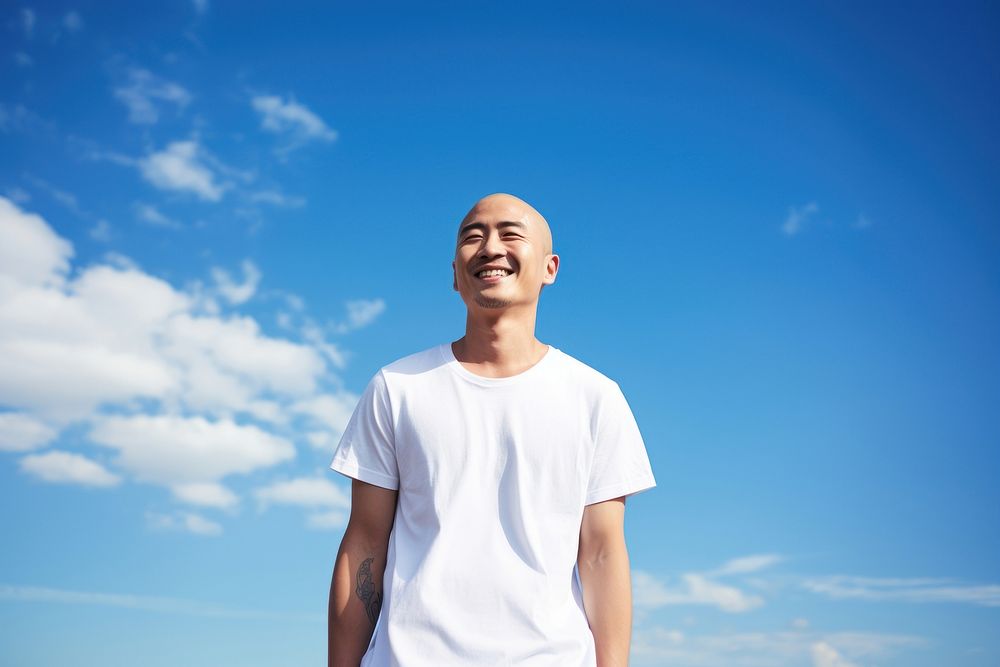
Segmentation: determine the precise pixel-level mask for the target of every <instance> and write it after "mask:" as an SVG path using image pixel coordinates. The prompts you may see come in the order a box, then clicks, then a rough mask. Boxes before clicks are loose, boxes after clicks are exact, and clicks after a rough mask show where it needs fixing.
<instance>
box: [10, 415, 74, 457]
mask: <svg viewBox="0 0 1000 667" xmlns="http://www.w3.org/2000/svg"><path fill="white" fill-rule="evenodd" d="M58 434H59V432H58V430H56V429H55V428H53V427H52V426H50V425H48V424H46V423H45V422H42V421H40V420H38V419H35V418H34V417H32V416H31V415H26V414H23V413H19V412H3V413H0V451H5V452H27V451H30V450H32V449H39V448H41V447H44V446H45V445H47V444H49V443H50V442H52V440H54V439H55V437H56V436H57V435H58Z"/></svg>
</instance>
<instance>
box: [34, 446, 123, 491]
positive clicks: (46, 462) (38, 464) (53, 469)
mask: <svg viewBox="0 0 1000 667" xmlns="http://www.w3.org/2000/svg"><path fill="white" fill-rule="evenodd" d="M20 464H21V470H23V471H24V472H27V473H30V474H32V475H34V476H35V477H38V478H39V479H41V480H44V481H46V482H53V483H63V484H80V485H82V486H115V485H117V484H118V483H120V482H121V478H120V477H118V475H115V474H113V473H111V472H109V471H108V470H107V469H106V468H105V467H104V466H102V465H101V464H99V463H97V462H95V461H91V460H90V459H88V458H87V457H85V456H81V455H79V454H72V453H70V452H59V451H53V452H46V453H45V454H29V455H28V456H25V457H23V458H22V459H21V461H20Z"/></svg>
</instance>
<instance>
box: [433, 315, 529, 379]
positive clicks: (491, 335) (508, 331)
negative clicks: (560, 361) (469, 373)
mask: <svg viewBox="0 0 1000 667" xmlns="http://www.w3.org/2000/svg"><path fill="white" fill-rule="evenodd" d="M547 350H548V346H547V345H545V344H544V343H542V342H541V341H539V340H538V339H537V338H535V313H534V312H531V313H530V316H527V317H526V316H524V315H521V316H517V314H516V313H514V312H511V311H510V310H506V309H505V310H504V311H502V312H500V313H498V314H496V315H493V316H491V313H489V312H488V311H485V312H483V313H482V314H480V313H478V312H477V313H474V312H472V311H470V312H469V314H468V316H467V317H466V320H465V336H463V337H462V338H460V339H458V340H457V341H455V342H454V343H453V344H452V351H453V352H454V353H455V358H456V359H458V360H459V361H460V362H462V363H465V364H469V365H474V366H477V367H480V368H483V369H487V370H496V371H500V372H507V371H514V372H516V371H518V370H519V369H522V368H527V367H530V366H533V365H534V364H535V363H537V362H538V361H539V360H540V359H541V358H542V356H544V354H545V352H546V351H547Z"/></svg>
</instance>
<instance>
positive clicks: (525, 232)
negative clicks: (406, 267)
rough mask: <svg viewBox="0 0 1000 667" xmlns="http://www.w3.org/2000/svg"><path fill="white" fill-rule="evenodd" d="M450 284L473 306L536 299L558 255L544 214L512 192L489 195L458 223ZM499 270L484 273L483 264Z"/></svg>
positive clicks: (551, 279)
mask: <svg viewBox="0 0 1000 667" xmlns="http://www.w3.org/2000/svg"><path fill="white" fill-rule="evenodd" d="M451 266H452V269H453V271H454V274H455V276H454V285H453V287H454V289H455V290H456V291H458V292H459V294H461V296H462V300H463V301H464V302H465V304H466V306H467V307H469V308H470V309H471V308H474V307H478V308H490V309H497V308H507V307H509V306H514V305H529V304H534V303H536V302H537V301H538V295H539V293H540V291H541V288H542V286H543V285H548V284H551V283H553V282H555V278H556V272H557V271H558V267H559V256H558V255H554V254H552V236H551V234H550V232H549V228H548V224H547V223H546V222H545V219H544V218H542V216H541V215H540V214H539V213H538V212H537V211H535V210H534V209H533V208H531V206H529V205H528V204H527V203H525V202H523V201H521V200H520V199H518V198H517V197H513V196H510V195H503V194H497V195H490V196H489V197H485V198H483V199H481V200H479V202H477V203H476V205H475V206H474V207H473V208H472V210H471V211H469V213H468V215H466V216H465V219H464V220H462V223H461V224H460V225H459V233H458V239H457V243H456V247H455V261H454V262H452V265H451ZM491 267H493V268H499V269H503V270H504V271H501V272H500V273H499V274H496V273H495V272H494V273H493V274H486V275H484V274H482V273H481V272H482V271H483V270H484V269H485V268H491Z"/></svg>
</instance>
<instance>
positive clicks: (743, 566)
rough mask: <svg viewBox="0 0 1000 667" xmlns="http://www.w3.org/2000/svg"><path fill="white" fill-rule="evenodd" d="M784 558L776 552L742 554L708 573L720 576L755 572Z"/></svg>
mask: <svg viewBox="0 0 1000 667" xmlns="http://www.w3.org/2000/svg"><path fill="white" fill-rule="evenodd" d="M783 560H785V559H784V558H783V557H782V556H779V555H778V554H758V555H754V556H743V557H741V558H733V559H732V560H729V561H727V562H726V563H725V564H724V565H723V566H722V567H720V568H718V569H716V570H712V571H711V572H710V573H709V574H712V575H717V576H722V575H727V574H745V573H748V572H756V571H758V570H763V569H765V568H768V567H771V566H772V565H776V564H778V563H780V562H782V561H783Z"/></svg>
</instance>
